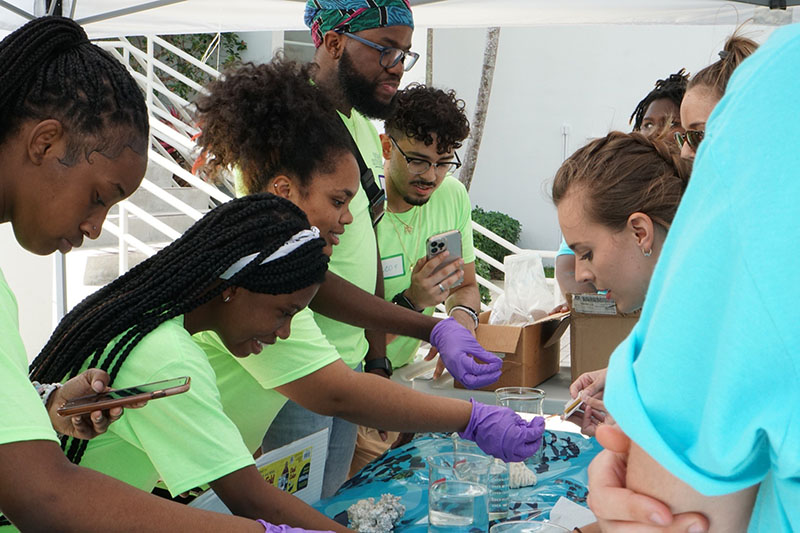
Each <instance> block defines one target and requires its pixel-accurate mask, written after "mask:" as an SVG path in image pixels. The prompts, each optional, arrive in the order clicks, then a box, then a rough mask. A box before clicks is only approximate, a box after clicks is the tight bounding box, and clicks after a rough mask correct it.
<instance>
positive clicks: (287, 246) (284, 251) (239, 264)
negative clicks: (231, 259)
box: [219, 226, 319, 279]
mask: <svg viewBox="0 0 800 533" xmlns="http://www.w3.org/2000/svg"><path fill="white" fill-rule="evenodd" d="M318 238H319V229H318V228H317V227H316V226H311V229H304V230H302V231H299V232H297V233H295V234H294V235H292V237H291V238H290V239H289V240H288V241H286V242H285V243H283V244H282V245H281V246H280V248H278V249H277V250H275V251H274V252H272V253H271V254H270V255H269V257H267V258H266V259H264V260H263V261H261V263H259V264H261V265H266V264H267V263H271V262H272V261H275V260H277V259H280V258H281V257H286V256H287V255H289V254H290V253H292V252H294V251H295V250H297V249H298V248H300V247H301V246H303V245H304V244H305V243H307V242H308V241H312V240H314V239H318ZM258 253H259V252H256V253H254V254H250V255H246V256H244V257H242V258H241V259H239V260H238V261H236V262H235V263H234V264H232V265H231V266H229V267H228V269H227V270H226V271H225V272H223V273H222V274H220V275H219V277H220V278H222V279H231V278H232V277H233V276H235V275H236V274H238V273H239V272H240V271H241V270H242V269H243V268H244V267H246V266H247V265H249V264H250V263H251V262H252V261H253V259H255V258H256V257H258Z"/></svg>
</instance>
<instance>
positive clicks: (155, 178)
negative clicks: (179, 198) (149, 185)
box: [144, 161, 177, 187]
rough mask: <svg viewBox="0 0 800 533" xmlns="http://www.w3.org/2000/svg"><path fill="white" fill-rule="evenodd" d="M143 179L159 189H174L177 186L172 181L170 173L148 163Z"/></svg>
mask: <svg viewBox="0 0 800 533" xmlns="http://www.w3.org/2000/svg"><path fill="white" fill-rule="evenodd" d="M144 177H145V178H146V179H148V180H150V181H152V182H153V183H155V184H156V185H158V186H160V187H175V186H176V185H177V184H176V183H175V180H173V179H172V171H171V170H167V169H166V168H164V167H162V166H160V165H157V164H155V163H153V162H152V161H149V162H148V163H147V171H146V172H145V174H144Z"/></svg>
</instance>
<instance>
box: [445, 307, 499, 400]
mask: <svg viewBox="0 0 800 533" xmlns="http://www.w3.org/2000/svg"><path fill="white" fill-rule="evenodd" d="M431 344H432V345H433V346H435V347H436V348H437V349H438V350H439V357H441V358H442V361H444V366H445V367H447V370H449V371H450V373H451V374H453V377H454V378H456V379H457V380H458V381H460V382H461V383H463V384H464V386H466V387H467V388H469V389H477V388H479V387H483V386H486V385H489V384H491V383H494V382H495V381H497V380H498V379H500V372H501V370H500V369H501V367H502V366H503V360H502V359H500V358H499V357H497V356H496V355H494V354H493V353H490V352H487V351H486V350H484V349H483V346H481V345H480V344H479V343H478V341H477V340H475V337H473V336H472V334H471V333H470V332H469V331H467V329H466V328H464V326H462V325H461V324H459V323H458V322H457V321H456V319H454V318H452V317H451V318H446V319H445V320H442V321H441V322H439V323H438V324H436V325H435V326H434V327H433V331H431ZM472 357H475V358H476V359H480V360H481V361H483V362H484V363H486V364H481V363H478V362H477V361H475V360H474V359H473V358H472Z"/></svg>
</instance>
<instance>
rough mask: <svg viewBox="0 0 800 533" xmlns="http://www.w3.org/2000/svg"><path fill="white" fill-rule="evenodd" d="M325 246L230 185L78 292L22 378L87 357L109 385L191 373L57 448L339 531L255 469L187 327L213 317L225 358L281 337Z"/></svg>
mask: <svg viewBox="0 0 800 533" xmlns="http://www.w3.org/2000/svg"><path fill="white" fill-rule="evenodd" d="M324 246H325V241H324V240H323V239H321V238H319V230H317V229H316V228H310V227H309V225H308V222H307V220H306V217H305V215H304V214H303V212H302V211H300V209H298V208H297V207H296V206H295V205H294V204H292V203H291V202H288V201H286V200H284V199H282V198H280V197H277V196H274V195H271V194H262V195H255V196H249V197H245V198H240V199H237V200H233V201H231V202H228V203H225V204H223V205H221V206H219V207H217V208H215V209H213V210H212V211H210V212H209V213H208V214H207V215H205V216H204V217H203V218H202V219H200V220H199V221H198V222H196V223H195V224H194V225H193V226H192V227H191V228H189V229H188V230H187V231H186V233H184V234H183V235H182V236H181V237H180V238H179V239H177V240H176V241H175V242H173V243H172V244H170V245H169V246H167V247H166V248H164V249H163V250H161V251H160V252H158V253H157V254H156V255H154V256H153V257H151V258H150V259H148V260H146V261H144V262H143V263H141V264H139V265H137V266H136V267H135V268H134V269H132V270H131V271H130V272H128V273H127V274H125V275H123V276H121V277H120V278H118V279H117V280H115V281H114V282H112V283H110V284H109V285H107V286H105V287H103V288H102V289H100V290H99V291H97V292H96V293H94V294H92V295H91V296H89V297H88V298H86V299H85V300H84V301H83V302H81V303H80V304H78V305H77V306H76V307H75V308H74V309H73V310H72V311H71V312H70V313H68V314H67V316H66V317H64V319H63V320H62V321H61V323H60V324H59V325H58V327H57V328H56V330H55V332H54V333H53V336H52V337H51V338H50V340H49V341H48V343H47V344H46V345H45V347H44V349H43V350H42V352H41V353H40V354H39V356H38V357H37V358H36V359H35V360H34V362H33V363H32V365H31V375H32V376H33V377H34V378H36V379H40V380H45V381H54V380H60V379H66V378H68V377H70V376H72V375H74V374H76V373H78V372H80V371H81V370H82V369H83V368H85V367H86V366H99V368H101V369H103V370H106V371H107V372H108V373H109V375H110V377H111V384H112V385H113V386H115V387H129V386H134V385H136V384H137V383H145V382H149V381H158V380H161V379H169V378H170V377H176V376H184V375H185V376H190V377H191V378H192V386H191V388H190V389H189V391H188V392H186V393H184V394H181V395H179V396H176V397H174V398H170V399H168V400H162V401H158V402H151V403H150V404H149V405H148V406H147V408H146V409H140V410H138V411H136V412H131V413H128V414H129V416H126V417H125V419H123V420H121V421H119V422H118V423H117V424H116V425H115V426H113V427H112V428H111V429H110V430H109V431H108V432H107V433H105V434H104V435H102V436H100V437H98V438H97V439H95V440H93V441H92V442H88V443H87V442H86V441H80V440H76V439H64V440H63V443H62V444H63V446H64V449H65V450H66V454H67V458H69V459H70V460H71V461H72V462H74V463H77V464H81V465H84V466H87V467H89V468H92V469H95V470H98V471H100V472H103V473H105V474H107V475H110V476H112V477H116V478H117V479H120V480H122V481H125V482H127V483H129V484H131V485H134V486H136V487H137V488H141V489H143V490H152V488H153V487H154V486H155V485H156V483H157V481H158V480H159V479H162V480H163V481H164V483H165V484H166V485H167V487H168V488H169V489H170V490H171V491H172V493H173V494H179V493H181V492H184V491H187V490H189V489H191V488H193V487H196V486H198V485H202V484H205V483H209V484H210V485H211V487H212V488H214V489H215V490H216V491H217V492H218V493H219V495H220V497H221V498H222V499H223V501H225V503H226V504H227V505H228V507H229V508H230V509H231V510H232V511H233V512H234V513H235V514H240V515H244V516H248V517H251V518H257V517H265V518H268V519H269V520H270V521H272V522H275V523H290V524H292V525H293V526H301V527H308V528H312V527H313V528H317V529H326V530H337V531H347V529H345V528H342V527H341V526H339V525H338V524H336V523H335V522H333V521H331V520H328V519H327V518H325V517H324V516H323V515H321V514H320V513H318V512H316V511H314V510H313V509H311V508H310V507H308V506H307V505H305V504H304V503H302V502H301V501H300V500H299V499H297V498H295V497H294V496H292V495H290V494H287V493H285V492H283V491H281V490H279V489H277V488H276V487H273V486H272V485H270V484H268V483H265V482H264V480H263V479H262V478H261V475H260V474H259V472H258V470H257V469H256V467H255V464H254V462H253V457H252V453H251V451H250V450H248V449H247V448H246V447H245V446H244V443H243V442H242V439H241V436H240V434H239V431H238V429H237V428H236V426H235V425H234V424H233V422H231V420H230V419H229V418H228V417H227V416H226V414H225V412H224V411H223V407H222V405H221V403H220V401H219V392H218V390H217V386H216V376H215V374H214V370H213V369H212V368H211V365H210V364H209V361H208V359H207V357H206V355H205V353H204V352H203V351H202V350H201V349H199V348H198V347H197V345H196V344H195V343H194V342H192V337H191V335H192V334H194V333H198V332H200V331H206V330H213V331H215V332H216V333H217V334H218V335H219V337H220V338H221V339H222V341H223V342H224V343H225V346H227V347H228V349H229V350H230V351H231V353H232V354H233V356H236V357H247V356H249V355H250V354H252V353H258V352H260V351H261V349H262V347H263V346H264V345H265V344H272V343H274V342H275V340H276V338H277V337H282V338H285V337H288V335H289V327H290V321H291V319H292V316H293V315H294V314H295V313H297V311H298V310H300V309H302V308H304V307H306V306H307V305H308V302H309V301H310V300H311V298H312V297H313V296H314V294H315V293H316V291H317V289H318V288H319V284H320V283H321V282H322V280H323V279H324V277H325V272H326V271H327V264H328V257H327V256H326V255H325V254H324V253H323V252H322V249H323V247H324ZM233 356H231V357H233Z"/></svg>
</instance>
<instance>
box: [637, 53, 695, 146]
mask: <svg viewBox="0 0 800 533" xmlns="http://www.w3.org/2000/svg"><path fill="white" fill-rule="evenodd" d="M687 83H689V74H687V73H686V69H683V68H682V69H680V70H679V71H678V72H676V73H675V74H670V75H669V77H668V78H667V79H665V80H658V81H657V82H656V86H655V88H654V89H653V90H652V91H650V92H649V93H647V96H645V97H644V98H643V99H642V101H641V102H639V103H638V104H637V105H636V109H634V110H633V114H631V118H630V120H628V122H629V123H630V122H633V131H639V130H641V129H642V120H644V115H645V113H647V108H648V107H650V104H652V103H653V102H655V101H656V100H661V99H662V98H666V99H668V100H670V101H672V103H674V104H675V105H676V106H677V107H678V108H679V109H680V107H681V100H683V95H684V93H685V92H686V84H687Z"/></svg>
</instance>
